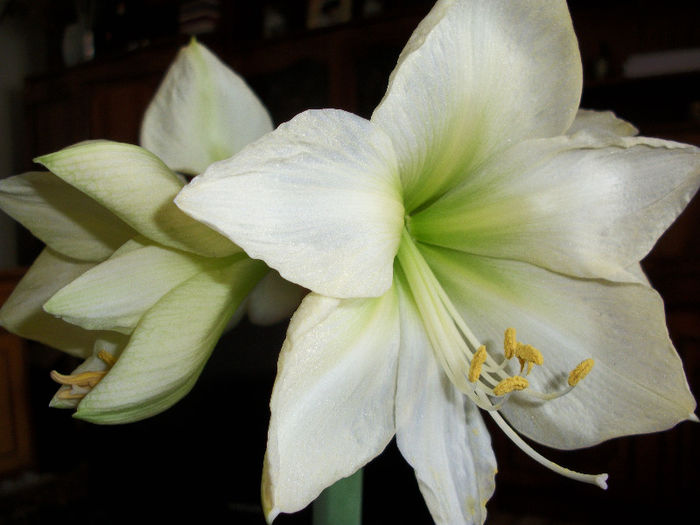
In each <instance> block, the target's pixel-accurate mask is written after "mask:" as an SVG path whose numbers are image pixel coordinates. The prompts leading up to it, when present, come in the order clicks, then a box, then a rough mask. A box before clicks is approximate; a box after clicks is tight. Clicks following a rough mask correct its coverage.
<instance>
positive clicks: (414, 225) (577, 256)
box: [410, 133, 700, 282]
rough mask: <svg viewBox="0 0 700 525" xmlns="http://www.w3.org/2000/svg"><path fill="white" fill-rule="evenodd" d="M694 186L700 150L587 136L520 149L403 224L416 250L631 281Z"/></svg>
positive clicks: (528, 144)
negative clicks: (436, 248) (431, 248)
mask: <svg viewBox="0 0 700 525" xmlns="http://www.w3.org/2000/svg"><path fill="white" fill-rule="evenodd" d="M698 185H700V150H698V149H697V148H694V147H692V146H686V145H683V144H678V143H674V142H668V141H661V140H655V139H648V138H644V137H614V138H613V135H612V134H611V135H610V140H609V141H608V142H607V143H601V142H600V141H598V139H597V138H595V137H593V136H592V135H590V134H587V133H578V134H576V135H574V136H572V137H560V138H557V139H544V140H535V141H529V142H523V143H521V144H519V145H518V146H516V147H514V148H512V149H511V150H509V151H508V152H506V153H505V154H504V155H501V156H500V157H499V159H497V160H496V161H494V162H491V163H488V164H487V165H485V166H484V167H483V169H482V170H480V171H479V172H478V173H475V174H474V177H473V178H472V179H471V180H470V181H469V182H468V183H465V184H464V185H463V186H461V187H460V188H456V189H455V190H454V191H453V192H451V193H450V194H449V195H447V196H445V198H443V199H441V200H440V201H438V202H436V203H435V204H434V205H433V206H431V207H430V208H427V209H426V210H424V211H423V212H421V213H419V214H417V215H416V216H414V217H412V220H411V224H410V226H411V231H412V232H413V234H414V235H415V236H416V237H417V238H418V239H420V240H421V241H423V242H427V243H430V244H436V245H440V246H445V247H449V248H454V249H458V250H463V251H466V252H470V253H477V254H482V255H488V256H492V257H505V258H511V259H519V260H523V261H528V262H531V263H533V264H536V265H539V266H543V267H546V268H550V269H552V270H554V271H557V272H563V273H567V274H570V275H574V276H580V277H594V278H596V277H602V278H605V279H610V280H620V281H632V282H634V281H636V280H637V279H636V277H635V275H634V274H633V273H631V272H629V271H628V268H629V267H631V266H632V265H634V264H636V263H638V262H639V261H640V260H641V259H642V258H643V257H644V256H645V255H646V254H647V253H648V252H649V250H650V249H651V248H652V247H653V245H654V243H655V242H656V240H657V239H658V238H659V236H660V235H661V234H662V233H663V232H664V231H665V230H666V228H668V226H669V225H670V224H671V223H672V222H673V221H674V220H675V218H676V217H677V216H678V215H679V214H680V212H681V211H683V208H684V207H685V206H686V204H687V203H688V202H689V201H690V199H691V198H692V197H693V195H694V194H695V192H696V191H697V188H698Z"/></svg>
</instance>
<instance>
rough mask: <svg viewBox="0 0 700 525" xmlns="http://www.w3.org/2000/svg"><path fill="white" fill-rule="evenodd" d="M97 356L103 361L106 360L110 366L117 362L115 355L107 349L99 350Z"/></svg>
mask: <svg viewBox="0 0 700 525" xmlns="http://www.w3.org/2000/svg"><path fill="white" fill-rule="evenodd" d="M97 357H99V358H100V359H102V361H104V363H105V364H106V365H107V366H108V367H110V368H112V367H113V366H114V364H115V363H116V362H117V360H116V359H115V357H114V356H113V355H112V354H110V353H109V352H108V351H107V350H100V351H99V352H97Z"/></svg>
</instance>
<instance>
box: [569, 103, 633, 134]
mask: <svg viewBox="0 0 700 525" xmlns="http://www.w3.org/2000/svg"><path fill="white" fill-rule="evenodd" d="M580 132H585V133H593V134H598V135H600V136H604V135H609V134H610V133H612V134H613V135H617V136H620V137H633V136H635V135H637V134H638V133H639V130H637V128H635V127H634V126H633V125H632V124H630V123H629V122H627V121H625V120H622V119H621V118H618V117H616V116H615V114H614V113H613V112H612V111H593V110H590V109H579V110H578V113H576V119H575V120H574V122H573V123H572V124H571V126H570V127H569V129H568V130H567V132H566V134H567V135H573V134H574V133H580Z"/></svg>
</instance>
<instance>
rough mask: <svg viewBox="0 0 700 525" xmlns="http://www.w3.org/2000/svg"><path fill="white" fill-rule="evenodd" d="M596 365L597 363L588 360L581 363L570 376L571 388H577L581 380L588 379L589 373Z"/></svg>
mask: <svg viewBox="0 0 700 525" xmlns="http://www.w3.org/2000/svg"><path fill="white" fill-rule="evenodd" d="M594 364H595V361H593V359H586V360H585V361H582V362H580V363H579V364H578V365H577V366H576V368H574V369H573V370H572V371H571V373H570V374H569V386H576V385H577V384H578V383H579V381H581V379H583V378H584V377H586V376H587V375H588V373H589V372H590V371H591V370H593V365H594Z"/></svg>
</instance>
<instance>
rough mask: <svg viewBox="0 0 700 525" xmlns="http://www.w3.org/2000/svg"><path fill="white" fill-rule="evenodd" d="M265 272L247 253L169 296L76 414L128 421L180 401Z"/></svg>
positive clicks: (139, 328)
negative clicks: (231, 319) (239, 306)
mask: <svg viewBox="0 0 700 525" xmlns="http://www.w3.org/2000/svg"><path fill="white" fill-rule="evenodd" d="M264 271H265V267H264V265H262V264H260V263H258V262H256V261H251V260H250V259H247V258H245V257H242V256H241V257H240V258H239V259H238V260H237V262H235V263H233V264H229V265H226V266H223V267H220V268H218V269H212V270H208V271H205V272H202V273H199V274H197V275H195V276H194V277H192V278H191V279H189V280H188V281H186V282H184V283H183V284H181V285H180V286H178V287H177V288H174V289H173V290H172V291H170V292H169V293H168V294H166V295H165V296H164V297H163V298H162V299H161V300H160V301H158V303H156V305H155V306H154V307H153V308H151V309H150V310H149V311H148V312H146V313H145V314H144V316H143V317H142V318H141V321H140V322H139V324H138V326H137V327H136V330H134V333H133V334H132V336H131V339H130V340H129V344H128V345H127V347H126V348H125V349H124V351H123V352H122V354H121V356H120V357H119V360H118V361H117V363H116V364H115V365H114V367H112V369H111V370H110V371H109V373H108V374H107V375H106V376H105V377H104V379H102V381H100V382H99V383H98V384H97V386H96V387H95V388H93V389H92V390H91V391H90V393H89V394H88V395H87V396H86V397H85V398H84V399H83V400H82V401H81V403H80V404H79V405H78V411H77V412H76V417H78V418H80V419H85V420H87V421H91V422H94V423H109V424H114V423H126V422H131V421H136V420H139V419H144V418H146V417H150V416H152V415H155V414H158V413H159V412H162V411H163V410H165V409H167V408H169V407H170V406H172V405H173V404H175V403H176V402H177V401H179V400H180V399H181V398H182V397H183V396H184V395H185V394H187V393H188V392H189V391H190V389H191V388H192V386H194V383H195V382H196V381H197V378H198V377H199V374H200V372H201V371H202V368H203V367H204V365H205V364H206V361H207V359H208V358H209V355H210V354H211V351H212V350H213V348H214V345H215V344H216V342H217V340H218V339H219V336H220V334H221V332H222V330H223V329H224V327H225V326H226V323H227V322H228V320H229V318H230V317H231V315H232V314H233V312H234V310H235V309H236V307H237V306H238V305H239V304H240V302H241V301H242V300H243V299H244V298H245V297H246V295H247V294H248V293H249V292H250V290H251V289H252V287H253V286H254V285H255V283H256V282H257V280H258V279H260V278H261V277H262V276H263V274H264ZM214 402H217V401H216V400H214Z"/></svg>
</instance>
